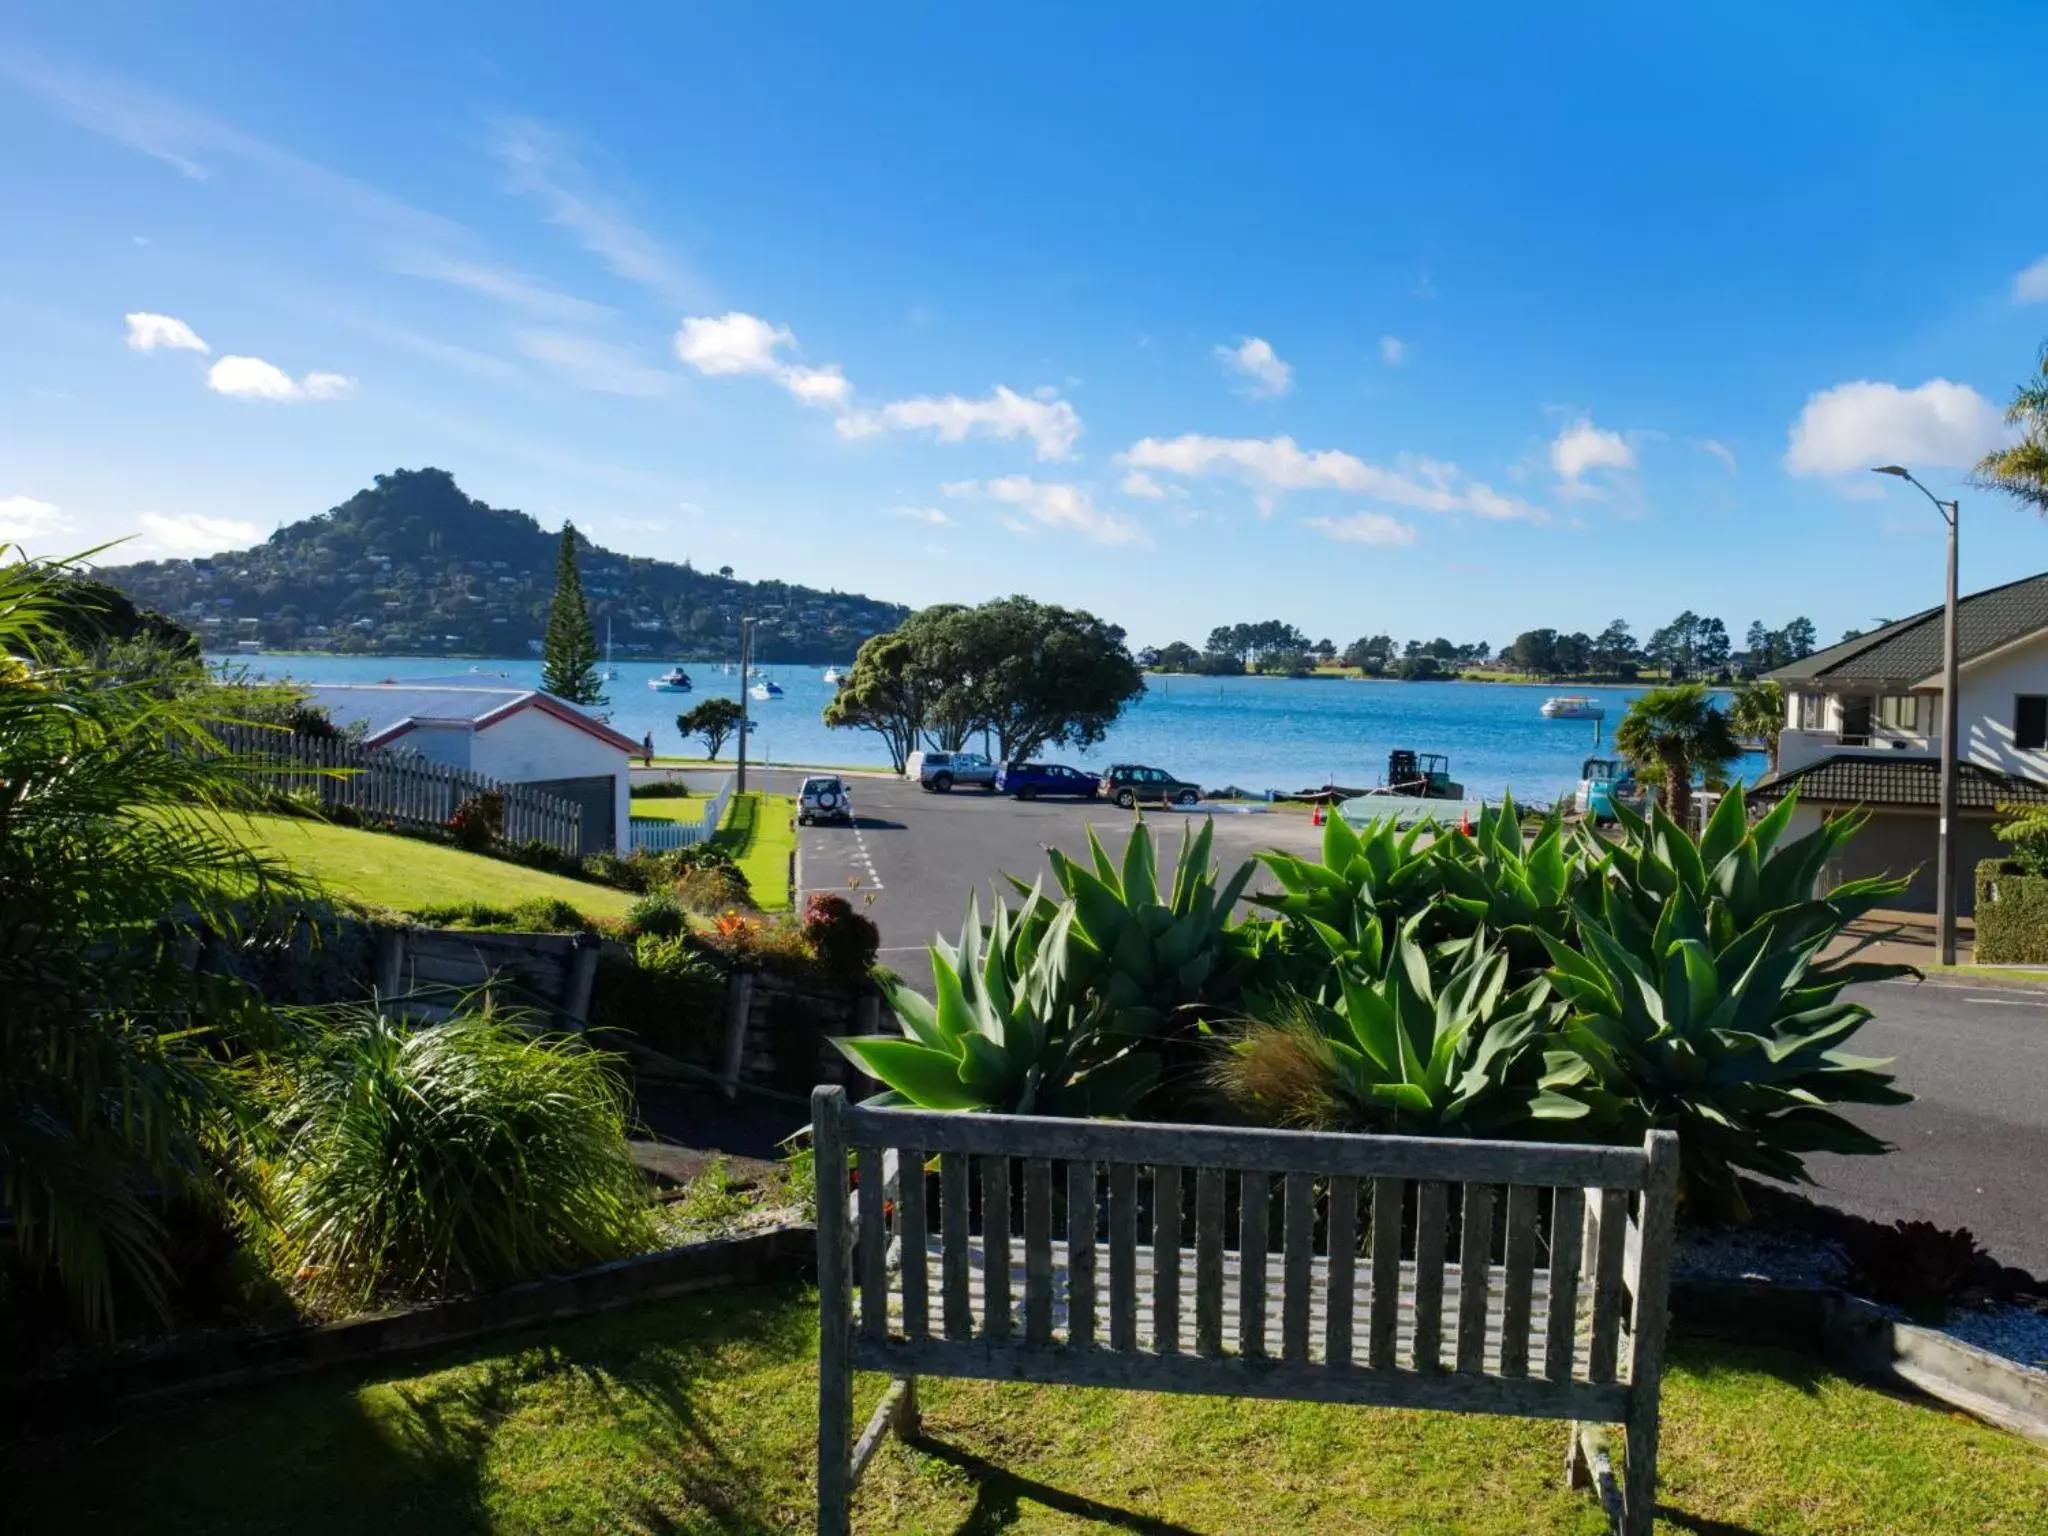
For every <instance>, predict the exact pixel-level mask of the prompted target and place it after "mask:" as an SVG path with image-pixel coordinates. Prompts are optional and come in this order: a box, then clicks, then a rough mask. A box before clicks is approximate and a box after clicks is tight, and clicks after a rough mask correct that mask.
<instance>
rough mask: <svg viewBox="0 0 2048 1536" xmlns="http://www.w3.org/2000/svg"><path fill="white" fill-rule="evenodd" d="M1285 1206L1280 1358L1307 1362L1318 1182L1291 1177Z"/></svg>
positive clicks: (1287, 1187)
mask: <svg viewBox="0 0 2048 1536" xmlns="http://www.w3.org/2000/svg"><path fill="white" fill-rule="evenodd" d="M1285 1200H1286V1205H1285V1208H1284V1210H1283V1212H1282V1216H1281V1219H1282V1221H1283V1223H1284V1225H1283V1227H1282V1229H1281V1230H1282V1238H1281V1265H1282V1268H1281V1279H1280V1286H1281V1289H1280V1338H1281V1344H1280V1355H1281V1358H1282V1359H1286V1360H1293V1361H1297V1362H1299V1361H1305V1360H1307V1359H1308V1319H1309V1301H1310V1299H1311V1298H1310V1294H1309V1292H1310V1287H1311V1285H1312V1284H1313V1283H1314V1267H1313V1261H1314V1259H1315V1240H1316V1181H1315V1180H1314V1179H1313V1178H1311V1177H1310V1176H1309V1175H1308V1174H1305V1173H1290V1174H1288V1175H1287V1181H1286V1195H1285Z"/></svg>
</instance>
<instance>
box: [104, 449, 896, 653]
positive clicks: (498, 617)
mask: <svg viewBox="0 0 2048 1536" xmlns="http://www.w3.org/2000/svg"><path fill="white" fill-rule="evenodd" d="M559 541H560V534H559V532H554V533H551V532H549V531H548V530H546V529H544V528H542V527H541V525H540V524H539V523H537V522H535V521H534V520H533V519H532V518H531V517H528V516H527V515H526V514H525V513H524V512H514V511H510V510H507V509H505V508H501V507H491V506H486V505H485V504H484V503H483V502H481V501H477V500H475V499H474V498H472V497H469V496H465V495H464V494H463V493H462V490H461V488H460V487H459V486H457V485H456V483H455V478H454V476H452V475H450V474H449V473H448V472H447V471H446V470H441V469H400V470H394V471H393V472H392V473H390V474H388V475H379V476H377V482H376V484H375V485H373V486H372V487H370V488H369V489H368V490H364V491H358V492H357V493H356V494H355V495H354V496H351V497H350V498H349V499H348V500H347V501H345V502H343V503H342V504H341V505H340V506H338V507H336V508H334V510H332V511H331V512H327V513H323V514H322V515H320V516H318V517H309V518H306V519H305V520H304V521H302V522H297V523H293V524H291V525H290V526H289V527H285V528H280V529H279V530H278V531H277V532H276V533H274V534H272V535H271V536H270V538H269V540H268V541H267V542H265V543H263V544H259V545H257V546H256V547H255V548H254V549H248V550H243V551H240V552H239V553H235V554H225V555H215V556H213V557H211V558H210V559H204V560H149V561H144V562H142V563H140V564H137V565H125V566H115V567H112V568H110V569H107V570H105V571H102V572H101V573H100V574H101V575H102V576H103V577H104V578H105V579H106V580H107V581H109V582H111V583H112V584H113V585H114V586H116V587H119V588H120V589H121V590H122V591H124V592H126V593H128V594H129V595H130V596H131V597H133V598H134V599H135V600H136V601H137V602H138V603H141V604H143V605H145V606H147V607H150V608H154V609H157V610H158V611H160V612H162V613H166V614H169V615H171V616H172V617H173V618H175V619H177V620H178V621H179V622H180V623H182V624H185V625H187V626H188V627H190V628H191V629H193V630H194V631H196V632H197V633H198V634H199V636H200V637H201V639H202V641H203V642H204V643H205V644H206V646H207V647H208V648H209V649H214V648H221V649H225V648H229V647H231V646H233V645H234V644H235V643H236V642H238V641H248V640H254V641H258V642H260V643H261V644H262V645H264V646H265V647H275V648H286V649H288V648H295V647H298V648H305V649H309V650H333V651H356V652H370V653H382V654H390V655H433V654H435V653H442V652H444V653H448V654H470V655H485V656H524V655H528V654H530V653H531V644H530V642H534V641H537V640H539V638H540V635H541V631H542V629H543V628H544V627H545V625H546V623H547V611H548V599H549V597H550V595H551V594H552V592H553V590H554V562H555V551H556V546H557V544H558V543H559ZM581 565H582V575H583V591H584V595H585V596H586V597H587V598H588V599H589V602H590V611H591V615H592V617H593V618H594V620H595V621H596V629H597V640H598V643H599V644H600V645H602V644H603V643H604V637H605V623H606V620H610V621H611V625H612V630H613V635H614V638H615V641H616V644H617V648H618V653H619V655H620V657H621V658H622V659H625V658H641V659H657V660H669V659H672V658H673V659H682V660H695V659H700V658H701V659H706V660H717V659H720V658H723V657H729V656H733V655H735V654H737V651H738V646H739V618H740V615H741V614H743V613H744V614H748V615H751V616H753V617H756V618H758V619H759V620H760V621H761V622H760V625H759V627H758V628H757V630H756V631H755V635H756V638H755V653H756V655H757V656H759V657H760V658H761V659H762V660H764V661H833V660H836V661H850V660H851V659H852V657H853V653H854V651H855V650H857V649H858V648H859V646H860V643H861V641H863V640H865V639H866V638H867V637H868V636H870V635H874V634H879V633H881V632H883V631H885V630H890V629H894V628H895V627H896V626H897V625H898V624H900V623H902V622H903V620H904V619H905V618H906V617H908V615H909V612H910V610H909V609H907V608H905V607H903V606H901V605H900V604H896V603H882V602H876V601H875V600H873V599H872V598H866V597H860V596H856V595H854V594H852V593H845V592H819V591H814V590H813V589H811V588H809V587H793V586H790V585H788V584H787V583H784V582H779V581H738V580H734V579H733V578H732V577H731V575H730V574H729V573H728V572H711V571H699V570H696V569H694V568H692V567H691V566H690V565H689V564H687V563H685V564H682V565H674V564H671V563H670V562H668V561H666V560H649V559H644V558H641V557H638V556H629V555H615V554H613V553H611V552H610V551H609V550H605V549H600V548H598V547H597V546H595V545H585V547H584V550H583V554H582V561H581ZM728 570H729V568H728Z"/></svg>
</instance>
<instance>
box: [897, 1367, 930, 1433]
mask: <svg viewBox="0 0 2048 1536" xmlns="http://www.w3.org/2000/svg"><path fill="white" fill-rule="evenodd" d="M923 1433H924V1413H923V1411H922V1410H921V1409H919V1407H918V1406H917V1378H916V1377H915V1376H906V1377H904V1378H903V1401H902V1402H901V1403H900V1404H898V1405H897V1408H896V1437H897V1438H898V1439H899V1440H915V1439H916V1438H917V1437H918V1436H919V1435H921V1434H923Z"/></svg>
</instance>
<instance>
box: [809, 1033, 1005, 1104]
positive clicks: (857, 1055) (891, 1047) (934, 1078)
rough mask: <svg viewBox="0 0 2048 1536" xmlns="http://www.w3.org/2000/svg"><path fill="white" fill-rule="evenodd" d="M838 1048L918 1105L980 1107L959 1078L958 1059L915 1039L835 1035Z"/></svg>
mask: <svg viewBox="0 0 2048 1536" xmlns="http://www.w3.org/2000/svg"><path fill="white" fill-rule="evenodd" d="M832 1043H833V1044H834V1045H836V1046H837V1047H839V1049H840V1051H841V1052H842V1053H843V1054H844V1055H845V1056H846V1058H847V1059H848V1060H849V1061H851V1062H852V1063H853V1064H854V1065H855V1066H857V1067H859V1068H860V1069H861V1071H863V1072H865V1073H867V1075H868V1076H870V1077H872V1078H875V1079H877V1080H878V1081H880V1082H883V1083H886V1084H888V1085H889V1087H891V1088H892V1089H894V1090H895V1091H896V1092H897V1093H900V1094H902V1095H903V1097H904V1098H906V1099H908V1100H909V1101H910V1102H911V1103H913V1104H915V1105H917V1106H918V1107H919V1108H920V1109H981V1108H984V1107H985V1101H984V1100H983V1099H982V1098H981V1096H980V1095H978V1094H976V1093H975V1092H974V1090H973V1089H971V1088H969V1087H968V1086H967V1084H965V1083H964V1082H962V1081H961V1080H960V1059H959V1058H958V1057H957V1056H950V1055H948V1054H947V1053H946V1052H944V1051H936V1050H933V1049H932V1048H931V1047H930V1046H927V1045H919V1044H918V1043H917V1042H916V1041H914V1040H891V1039H889V1038H888V1037H887V1036H886V1035H856V1036H853V1037H851V1038H839V1037H835V1038H834V1039H833V1041H832Z"/></svg>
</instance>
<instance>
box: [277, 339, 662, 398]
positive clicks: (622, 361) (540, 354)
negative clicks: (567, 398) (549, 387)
mask: <svg viewBox="0 0 2048 1536" xmlns="http://www.w3.org/2000/svg"><path fill="white" fill-rule="evenodd" d="M517 339H518V343H519V350H520V351H521V352H523V353H525V354H526V355H527V356H528V357H530V358H532V359H534V360H535V361H536V362H541V363H545V364H547V365H548V366H549V367H550V368H553V369H554V370H555V371H556V372H557V373H559V374H560V375H561V376H562V377H563V378H564V379H566V380H568V382H569V383H571V384H572V385H574V386H575V387H576V388H578V389H581V390H587V391H588V392H589V393H591V394H594V395H665V394H667V393H668V392H669V390H670V389H672V388H673V387H674V386H675V380H674V378H673V377H672V376H670V375H669V374H667V373H664V372H663V371H662V370H661V369H659V368H650V367H649V366H648V365H647V364H645V363H643V362H641V361H640V359H639V358H637V357H635V356H634V355H633V354H632V352H631V351H629V350H628V349H627V348H625V347H621V346H615V345H614V344H613V343H611V342H608V341H600V340H599V339H598V338H596V337H594V336H586V335H583V334H581V333H580V332H576V331H548V330H531V331H521V332H520V333H519V335H518V338H517ZM309 382H310V381H309Z"/></svg>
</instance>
